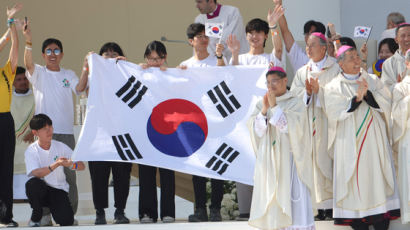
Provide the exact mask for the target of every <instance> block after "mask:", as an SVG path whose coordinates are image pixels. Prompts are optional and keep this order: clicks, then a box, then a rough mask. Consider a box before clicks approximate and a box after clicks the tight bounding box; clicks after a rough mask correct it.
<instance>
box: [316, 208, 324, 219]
mask: <svg viewBox="0 0 410 230" xmlns="http://www.w3.org/2000/svg"><path fill="white" fill-rule="evenodd" d="M317 212H318V213H317V216H315V220H316V221H321V220H325V219H326V212H325V210H324V209H318V210H317Z"/></svg>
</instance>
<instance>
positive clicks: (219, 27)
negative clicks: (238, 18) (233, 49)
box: [205, 22, 224, 38]
mask: <svg viewBox="0 0 410 230" xmlns="http://www.w3.org/2000/svg"><path fill="white" fill-rule="evenodd" d="M223 28H224V24H223V23H209V22H207V23H205V35H206V36H208V37H214V38H221V37H222V31H223Z"/></svg>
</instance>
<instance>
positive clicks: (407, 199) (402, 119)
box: [392, 49, 410, 224]
mask: <svg viewBox="0 0 410 230" xmlns="http://www.w3.org/2000/svg"><path fill="white" fill-rule="evenodd" d="M406 67H407V74H406V76H405V77H404V78H403V79H402V81H401V82H400V83H398V84H397V85H396V86H395V87H394V89H393V108H392V116H393V141H394V143H395V144H396V145H397V146H398V151H399V160H398V162H399V165H398V171H399V173H398V174H399V175H398V184H399V190H400V197H401V221H402V223H403V224H406V223H410V181H409V180H410V160H409V159H410V151H409V150H410V125H409V124H410V116H409V114H410V113H409V110H410V106H409V105H410V103H409V101H410V49H408V50H407V53H406Z"/></svg>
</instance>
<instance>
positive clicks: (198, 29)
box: [186, 23, 205, 39]
mask: <svg viewBox="0 0 410 230" xmlns="http://www.w3.org/2000/svg"><path fill="white" fill-rule="evenodd" d="M202 31H205V25H204V24H202V23H192V24H191V25H189V26H188V28H187V29H186V35H187V36H188V39H194V37H195V36H196V35H198V34H200V33H202Z"/></svg>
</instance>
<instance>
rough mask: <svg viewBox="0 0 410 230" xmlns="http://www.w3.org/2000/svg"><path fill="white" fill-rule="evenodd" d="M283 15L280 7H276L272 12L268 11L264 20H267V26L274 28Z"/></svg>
mask: <svg viewBox="0 0 410 230" xmlns="http://www.w3.org/2000/svg"><path fill="white" fill-rule="evenodd" d="M284 13H285V11H284V9H283V7H282V5H276V6H275V9H274V10H273V11H272V10H271V9H269V11H268V16H267V17H266V19H267V20H268V23H269V26H274V25H275V24H276V23H277V22H278V20H279V18H280V17H282V15H283V14H284Z"/></svg>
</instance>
